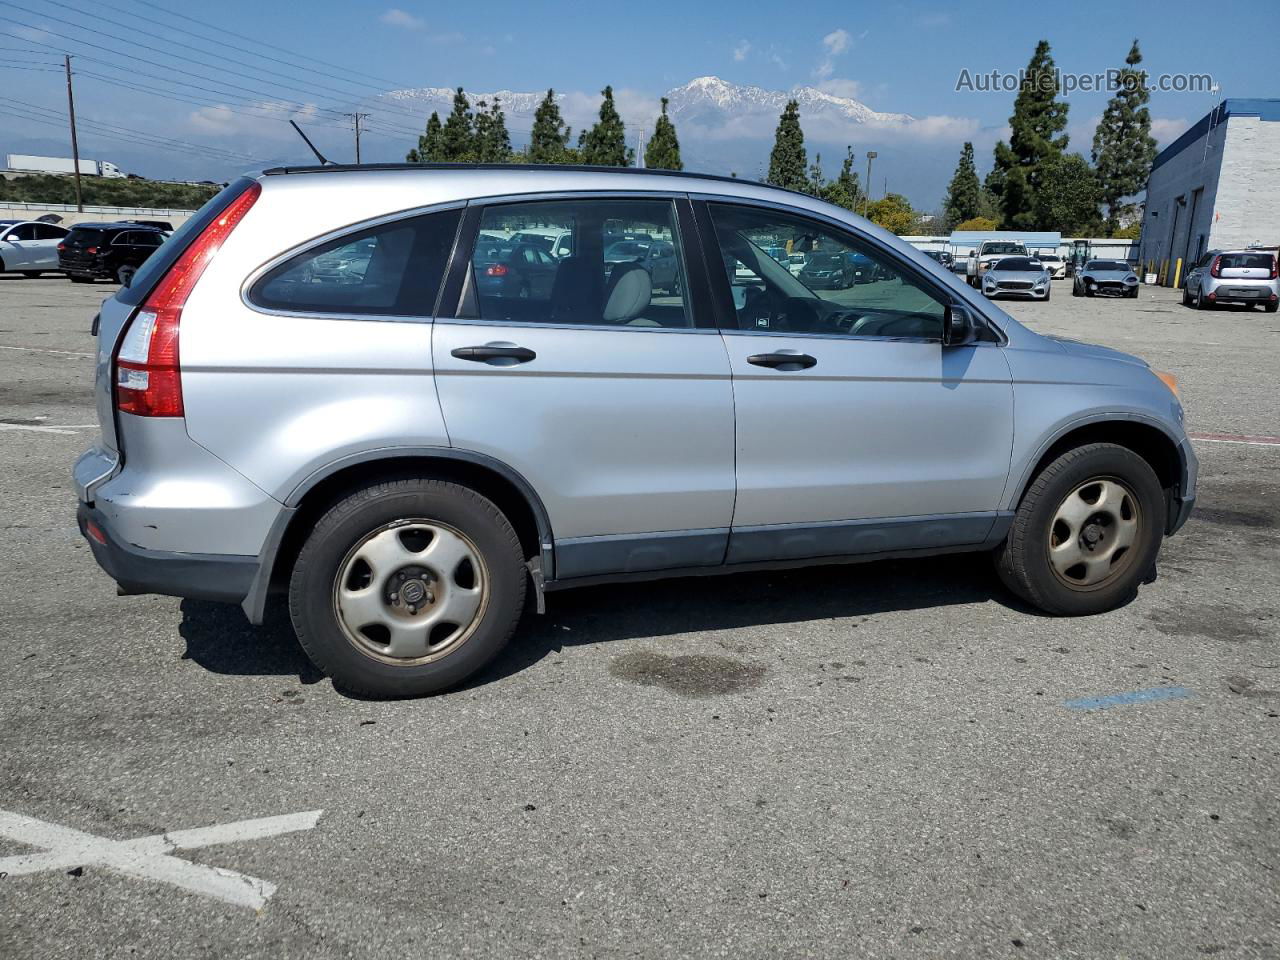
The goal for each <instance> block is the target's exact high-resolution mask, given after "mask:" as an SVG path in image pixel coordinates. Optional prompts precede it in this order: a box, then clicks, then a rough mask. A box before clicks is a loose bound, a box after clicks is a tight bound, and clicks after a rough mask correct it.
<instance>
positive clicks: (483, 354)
mask: <svg viewBox="0 0 1280 960" xmlns="http://www.w3.org/2000/svg"><path fill="white" fill-rule="evenodd" d="M449 354H450V356H454V357H457V358H458V359H459V360H471V361H473V362H475V363H488V362H490V361H493V360H501V361H507V363H504V364H503V365H504V366H506V365H509V364H511V363H528V362H529V361H530V360H533V359H534V358H536V357H537V356H538V355H537V354H536V353H534V352H533V351H532V350H530V349H529V348H528V347H517V346H514V345H511V344H497V343H486V344H483V345H481V346H477V347H457V348H455V349H453V350H450V351H449Z"/></svg>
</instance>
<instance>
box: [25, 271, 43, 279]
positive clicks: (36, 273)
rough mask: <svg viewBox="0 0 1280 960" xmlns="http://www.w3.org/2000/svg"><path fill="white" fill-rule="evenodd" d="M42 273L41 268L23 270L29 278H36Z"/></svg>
mask: <svg viewBox="0 0 1280 960" xmlns="http://www.w3.org/2000/svg"><path fill="white" fill-rule="evenodd" d="M42 273H43V271H41V270H23V271H22V275H23V276H24V277H26V278H27V279H28V280H35V279H36V278H37V277H39V276H40V275H41V274H42Z"/></svg>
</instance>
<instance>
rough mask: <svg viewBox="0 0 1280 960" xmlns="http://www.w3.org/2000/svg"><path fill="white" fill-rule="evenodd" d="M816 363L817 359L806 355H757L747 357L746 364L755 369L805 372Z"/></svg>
mask: <svg viewBox="0 0 1280 960" xmlns="http://www.w3.org/2000/svg"><path fill="white" fill-rule="evenodd" d="M817 362H818V358H817V357H811V356H809V354H807V353H757V354H754V355H752V356H750V357H747V363H750V364H754V365H755V366H757V367H773V368H774V369H775V370H776V369H779V368H781V367H791V368H793V369H796V370H807V369H808V368H809V367H812V366H815V365H816V364H817Z"/></svg>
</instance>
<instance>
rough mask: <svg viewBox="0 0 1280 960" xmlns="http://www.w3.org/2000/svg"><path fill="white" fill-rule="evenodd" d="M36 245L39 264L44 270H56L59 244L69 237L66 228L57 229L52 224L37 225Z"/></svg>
mask: <svg viewBox="0 0 1280 960" xmlns="http://www.w3.org/2000/svg"><path fill="white" fill-rule="evenodd" d="M35 228H36V239H35V244H36V247H37V249H38V251H39V256H38V259H37V261H36V262H37V263H38V264H39V266H40V268H41V269H42V270H56V269H57V267H58V244H60V243H61V242H62V241H63V239H64V238H65V237H66V235H67V231H66V229H65V228H64V227H56V226H54V225H53V224H51V223H37V224H36V225H35Z"/></svg>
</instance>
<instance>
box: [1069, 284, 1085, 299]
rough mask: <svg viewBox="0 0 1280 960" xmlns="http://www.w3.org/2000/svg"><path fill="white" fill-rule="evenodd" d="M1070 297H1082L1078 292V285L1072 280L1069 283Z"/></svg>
mask: <svg viewBox="0 0 1280 960" xmlns="http://www.w3.org/2000/svg"><path fill="white" fill-rule="evenodd" d="M1071 295H1072V296H1073V297H1080V296H1084V294H1082V293H1081V292H1080V284H1078V283H1076V282H1075V281H1074V280H1073V281H1072V282H1071Z"/></svg>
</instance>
